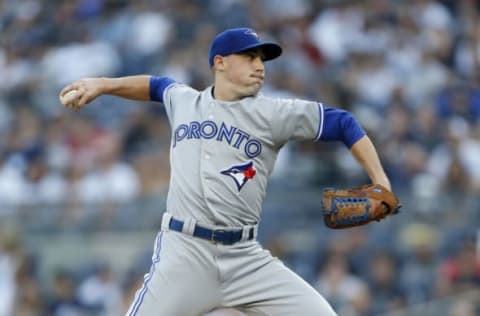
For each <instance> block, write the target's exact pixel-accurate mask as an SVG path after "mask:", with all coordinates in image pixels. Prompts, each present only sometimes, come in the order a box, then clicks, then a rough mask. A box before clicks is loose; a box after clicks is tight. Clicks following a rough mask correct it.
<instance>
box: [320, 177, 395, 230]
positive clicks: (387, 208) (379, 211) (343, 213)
mask: <svg viewBox="0 0 480 316" xmlns="http://www.w3.org/2000/svg"><path fill="white" fill-rule="evenodd" d="M400 207H401V204H400V202H399V201H398V199H397V197H396V196H395V194H393V193H392V192H391V191H389V190H388V189H386V188H385V187H384V186H382V185H380V184H368V185H364V186H361V187H355V188H351V189H345V190H337V189H335V188H328V189H325V190H324V191H323V199H322V210H323V219H324V221H325V225H327V226H328V227H330V228H335V229H340V228H348V227H354V226H361V225H365V224H367V223H368V222H371V221H380V220H381V219H383V218H385V217H386V216H387V215H391V214H397V213H398V212H399V209H400Z"/></svg>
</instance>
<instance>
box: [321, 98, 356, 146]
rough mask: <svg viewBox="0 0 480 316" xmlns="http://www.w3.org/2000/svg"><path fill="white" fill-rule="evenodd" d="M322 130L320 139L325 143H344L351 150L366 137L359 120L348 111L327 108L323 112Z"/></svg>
mask: <svg viewBox="0 0 480 316" xmlns="http://www.w3.org/2000/svg"><path fill="white" fill-rule="evenodd" d="M321 118H323V121H322V122H321V123H322V124H323V126H322V130H321V131H320V130H319V133H321V134H320V137H319V139H321V140H324V141H342V142H343V143H344V144H345V146H347V147H348V148H351V147H352V146H353V145H354V144H355V143H356V142H357V141H358V140H359V139H360V138H362V137H363V136H365V131H364V130H363V129H362V127H361V126H360V124H359V123H358V122H357V120H356V119H355V118H354V117H353V116H352V115H351V114H350V113H349V112H347V111H344V110H340V109H335V108H329V107H325V108H324V111H323V117H322V116H321Z"/></svg>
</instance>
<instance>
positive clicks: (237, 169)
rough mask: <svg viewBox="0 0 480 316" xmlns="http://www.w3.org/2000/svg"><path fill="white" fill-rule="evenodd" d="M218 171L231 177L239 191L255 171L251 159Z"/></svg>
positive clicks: (253, 175)
mask: <svg viewBox="0 0 480 316" xmlns="http://www.w3.org/2000/svg"><path fill="white" fill-rule="evenodd" d="M220 173H221V174H223V175H226V176H229V177H230V178H232V179H233V181H235V184H236V185H237V189H238V191H239V192H240V190H241V189H242V188H243V186H244V185H245V183H247V182H248V180H251V179H253V178H254V177H255V174H256V173H257V171H256V170H255V168H254V167H253V161H249V162H247V163H244V164H241V165H234V166H231V167H230V168H228V169H225V170H222V171H220Z"/></svg>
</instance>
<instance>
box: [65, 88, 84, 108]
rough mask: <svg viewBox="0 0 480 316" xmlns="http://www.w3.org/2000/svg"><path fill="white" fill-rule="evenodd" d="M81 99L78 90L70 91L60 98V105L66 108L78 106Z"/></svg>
mask: <svg viewBox="0 0 480 316" xmlns="http://www.w3.org/2000/svg"><path fill="white" fill-rule="evenodd" d="M79 98H80V93H78V90H70V91H68V92H67V93H65V94H64V95H63V96H60V103H62V104H63V105H64V106H76V105H77V102H78V100H79Z"/></svg>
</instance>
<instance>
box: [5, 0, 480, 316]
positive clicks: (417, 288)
mask: <svg viewBox="0 0 480 316" xmlns="http://www.w3.org/2000/svg"><path fill="white" fill-rule="evenodd" d="M479 10H480V4H479V1H476V0H457V1H455V0H438V1H434V0H406V1H400V0H397V1H396V0H365V1H343V0H338V1H333V0H331V1H319V0H318V1H314V0H271V1H268V0H257V1H253V0H251V1H248V0H203V1H200V0H198V1H193V0H71V1H59V0H58V1H47V0H0V34H1V37H0V316H10V315H22V316H27V315H55V316H64V315H106V316H111V315H122V313H123V312H124V311H125V310H126V308H127V306H128V304H129V303H130V301H131V300H132V297H133V294H134V292H135V290H136V289H137V288H138V286H139V285H140V284H141V282H142V280H143V274H144V273H145V272H146V271H147V270H148V267H149V265H150V256H151V247H152V245H153V240H154V236H155V233H156V231H157V230H158V228H159V226H160V218H161V215H162V212H163V211H164V209H165V193H166V190H167V187H168V179H169V167H168V157H169V156H168V155H169V139H170V131H169V126H168V123H167V120H166V116H165V113H164V111H163V109H162V107H161V106H159V105H158V104H150V103H136V102H131V101H125V100H121V99H119V98H114V97H108V96H104V97H101V98H99V99H98V100H96V101H95V102H94V103H93V104H92V105H91V106H89V107H87V108H85V109H84V110H82V111H81V112H77V113H75V112H71V111H68V110H66V109H64V108H62V107H61V106H60V104H59V101H58V92H59V90H60V89H61V88H62V87H63V85H65V84H68V83H70V82H72V81H74V80H76V79H79V78H81V77H86V76H121V75H131V74H140V73H148V74H157V75H168V76H170V77H173V78H175V79H176V80H178V81H182V82H185V83H188V84H190V85H192V86H194V87H196V88H199V89H203V88H204V87H205V86H207V85H209V84H210V82H211V80H212V78H211V73H210V70H209V68H208V62H207V56H208V49H209V43H210V40H211V39H212V37H213V36H214V35H215V34H216V33H217V32H218V31H221V30H222V29H224V28H226V27H237V26H252V27H254V28H256V29H257V30H258V32H259V34H261V37H262V38H264V39H268V38H271V39H273V40H275V41H278V42H280V43H281V44H282V46H283V47H284V56H283V57H282V58H280V59H279V60H278V61H275V62H272V63H269V64H267V77H268V78H267V81H266V85H265V87H264V90H263V92H264V93H265V94H269V95H276V96H287V97H290V96H298V97H301V98H307V99H314V100H319V101H322V102H324V103H326V104H329V105H332V106H336V107H341V108H345V109H347V110H350V111H352V112H353V113H354V114H355V115H356V116H357V118H358V119H359V120H360V121H361V122H362V124H363V125H364V127H365V128H366V130H367V131H368V133H369V134H370V136H371V137H372V138H373V139H374V141H375V143H376V145H377V148H378V150H379V154H380V156H381V158H382V160H383V163H384V165H385V167H386V171H387V173H388V175H389V176H390V178H391V180H392V184H393V188H394V190H395V191H396V192H397V193H398V194H399V196H400V197H401V200H402V202H403V204H404V207H403V212H402V213H401V214H400V215H398V216H396V217H392V218H389V219H387V220H385V221H383V222H381V223H372V224H370V225H368V226H366V227H362V228H357V229H351V230H347V231H330V230H328V229H326V228H325V226H324V224H323V222H322V219H321V217H320V213H319V211H320V209H319V200H320V196H321V190H322V188H324V187H326V186H339V187H342V186H351V185H359V184H363V183H365V182H366V181H368V179H367V178H366V176H365V174H364V173H363V172H362V171H361V170H360V169H359V166H358V164H357V163H356V162H355V161H353V159H352V158H351V157H350V156H349V154H348V151H347V150H346V149H345V148H344V147H343V146H341V145H338V144H333V143H308V142H298V143H291V144H289V145H288V146H287V147H286V148H284V149H283V150H282V153H281V155H280V157H279V160H278V162H277V165H276V169H275V172H274V174H273V175H272V179H271V184H270V189H269V192H268V198H267V200H266V201H265V206H264V213H263V221H262V226H261V230H260V236H259V239H260V241H261V242H262V243H263V244H264V245H265V246H266V247H268V248H269V249H270V250H271V251H272V253H273V254H274V255H276V256H279V257H280V258H282V259H283V260H284V261H285V262H286V263H287V264H288V265H289V266H290V267H291V268H292V269H294V270H295V271H296V272H297V273H299V274H300V275H301V276H303V277H304V278H305V279H306V280H308V281H309V282H310V283H311V284H312V285H313V286H315V287H316V288H317V289H318V290H319V291H320V292H321V293H322V294H323V295H324V296H325V297H326V298H327V299H328V300H329V301H330V302H331V303H332V304H333V305H334V307H335V308H336V310H337V311H338V312H339V315H342V316H343V315H347V316H349V315H350V316H354V315H357V316H371V315H398V316H406V315H418V316H420V315H421V316H430V315H436V316H438V315H445V316H474V315H480V248H479V241H478V240H479V234H480V233H479V227H480V225H479V224H480V198H479V196H480V195H479V194H480V22H479V12H480V11H479ZM187 282H188V280H187ZM187 286H188V285H187Z"/></svg>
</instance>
